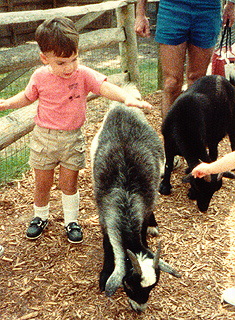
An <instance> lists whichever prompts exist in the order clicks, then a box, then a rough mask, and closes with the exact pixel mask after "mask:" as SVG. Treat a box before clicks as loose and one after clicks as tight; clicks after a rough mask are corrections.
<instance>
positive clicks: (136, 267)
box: [127, 249, 142, 275]
mask: <svg viewBox="0 0 235 320" xmlns="http://www.w3.org/2000/svg"><path fill="white" fill-rule="evenodd" d="M127 254H128V257H129V258H130V260H131V263H132V266H133V268H134V271H135V272H136V273H138V274H139V275H142V270H141V267H140V264H139V261H138V260H137V258H136V255H135V254H134V253H133V252H132V251H131V250H129V249H127Z"/></svg>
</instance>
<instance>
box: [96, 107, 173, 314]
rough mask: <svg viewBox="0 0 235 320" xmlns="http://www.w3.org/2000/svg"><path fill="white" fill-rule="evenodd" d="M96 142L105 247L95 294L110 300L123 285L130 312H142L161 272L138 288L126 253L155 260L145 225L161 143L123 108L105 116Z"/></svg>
mask: <svg viewBox="0 0 235 320" xmlns="http://www.w3.org/2000/svg"><path fill="white" fill-rule="evenodd" d="M96 139H97V140H96V142H95V143H96V147H95V148H94V146H92V149H94V150H93V155H92V158H93V180H94V192H95V199H96V202H97V207H98V211H99V216H100V224H101V227H102V231H103V247H104V264H103V270H102V271H101V273H100V289H101V290H105V293H106V295H108V296H110V295H112V294H113V293H114V292H115V291H116V289H117V288H118V287H119V286H120V285H121V284H122V283H123V285H124V290H125V291H126V293H127V295H128V296H129V298H130V301H132V307H133V308H134V309H135V310H136V311H141V310H142V309H143V308H142V307H143V305H145V304H146V302H147V300H148V296H149V293H150V291H151V289H152V288H153V287H154V286H155V285H156V284H157V282H158V279H159V275H160V267H159V266H157V267H156V270H155V271H154V270H153V273H154V277H153V278H154V281H153V282H152V283H151V284H150V285H146V286H145V287H143V286H142V285H141V281H143V278H144V277H145V275H144V271H143V274H139V273H138V272H135V270H134V269H133V265H132V263H131V261H130V259H129V257H128V254H127V251H128V250H127V249H129V250H130V251H131V252H133V253H134V255H136V257H138V255H141V256H142V258H143V260H144V259H151V260H152V261H153V259H154V254H153V253H152V252H151V251H150V249H148V245H147V240H146V234H147V228H148V226H149V225H151V226H154V227H156V226H157V223H156V221H155V218H154V215H153V210H154V206H155V201H156V199H157V195H158V189H159V183H160V166H161V165H163V164H164V152H163V148H162V144H161V142H160V140H159V138H158V135H157V133H156V132H155V131H154V130H153V129H152V127H151V126H150V125H149V124H148V123H147V120H146V119H145V117H144V115H143V113H142V112H141V111H140V110H138V109H137V108H127V107H125V106H116V107H114V108H113V109H111V110H110V111H109V112H108V114H107V116H106V118H105V121H104V123H103V127H102V128H101V131H100V132H99V134H98V136H97V137H96ZM94 140H95V139H94ZM95 143H93V144H95ZM173 273H174V272H173ZM176 274H177V273H175V275H176ZM177 275H178V274H177Z"/></svg>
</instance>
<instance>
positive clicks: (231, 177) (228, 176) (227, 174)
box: [217, 171, 235, 180]
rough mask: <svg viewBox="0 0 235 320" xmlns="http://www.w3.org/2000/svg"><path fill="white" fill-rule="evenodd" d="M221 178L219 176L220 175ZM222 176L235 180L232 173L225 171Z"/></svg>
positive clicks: (234, 175)
mask: <svg viewBox="0 0 235 320" xmlns="http://www.w3.org/2000/svg"><path fill="white" fill-rule="evenodd" d="M218 176H219V175H218ZM222 176H223V177H225V178H229V179H235V174H234V173H233V172H231V171H225V172H223V173H222ZM217 180H218V178H217Z"/></svg>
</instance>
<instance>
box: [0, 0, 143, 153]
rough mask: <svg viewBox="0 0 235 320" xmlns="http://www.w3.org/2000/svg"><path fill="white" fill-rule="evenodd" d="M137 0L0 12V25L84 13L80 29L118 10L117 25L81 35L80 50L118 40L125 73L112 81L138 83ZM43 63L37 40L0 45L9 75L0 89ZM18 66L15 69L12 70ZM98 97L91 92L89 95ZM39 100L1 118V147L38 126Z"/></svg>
mask: <svg viewBox="0 0 235 320" xmlns="http://www.w3.org/2000/svg"><path fill="white" fill-rule="evenodd" d="M135 2H136V0H117V1H105V2H102V3H99V4H94V5H85V6H80V7H76V6H75V7H74V6H73V7H63V8H56V9H47V10H35V11H20V12H7V13H0V25H7V24H9V25H10V24H14V23H23V22H24V23H25V22H33V21H41V20H44V19H46V18H48V17H53V16H66V17H80V16H82V17H80V19H78V21H76V22H75V23H76V26H77V28H78V30H81V29H83V28H84V27H85V26H86V25H88V24H89V23H90V22H91V21H93V20H95V19H97V17H99V16H100V15H101V14H102V13H103V12H106V11H107V10H115V11H116V16H117V27H116V28H107V29H99V30H96V31H91V32H87V33H85V34H81V35H80V52H85V51H88V50H93V49H97V48H102V47H106V46H109V45H111V44H115V43H118V44H119V48H120V55H121V68H122V74H118V75H113V76H112V77H110V81H112V82H113V83H118V84H120V81H121V82H123V81H124V80H125V81H132V82H135V83H138V81H139V71H138V64H137V41H136V35H135V32H134V3H135ZM38 64H39V49H38V46H37V44H36V43H33V42H31V43H26V44H24V45H19V46H17V47H14V48H2V49H0V74H4V73H8V75H7V76H6V77H5V78H3V79H2V80H1V81H0V90H2V89H3V88H4V87H6V86H7V85H9V83H11V82H12V81H14V80H15V79H16V78H18V77H19V76H20V75H21V74H23V73H25V72H26V71H27V70H28V68H31V67H32V66H35V65H38ZM12 70H14V71H12ZM9 72H10V73H9ZM92 98H94V95H90V96H89V98H88V99H92ZM35 112H36V103H34V104H32V105H30V106H27V107H25V108H22V109H19V110H16V111H13V112H12V113H11V114H9V115H7V116H5V117H2V118H0V128H1V131H0V150H2V149H4V148H5V147H7V146H8V145H10V144H11V143H13V142H15V141H16V140H17V139H19V138H20V137H22V136H24V135H25V134H27V133H29V132H30V131H31V130H32V129H33V126H34V121H33V117H34V115H35Z"/></svg>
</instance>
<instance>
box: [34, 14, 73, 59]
mask: <svg viewBox="0 0 235 320" xmlns="http://www.w3.org/2000/svg"><path fill="white" fill-rule="evenodd" d="M35 39H36V41H37V43H38V45H39V47H40V50H41V51H42V52H43V53H45V52H51V51H52V52H54V54H55V55H56V56H57V57H64V58H68V57H70V56H71V55H72V54H74V53H75V54H76V53H77V52H78V41H79V35H78V31H77V30H76V27H75V24H74V23H73V21H72V20H70V19H68V18H65V17H58V18H52V19H48V20H45V21H44V22H43V23H42V24H40V25H39V26H38V28H37V30H36V33H35Z"/></svg>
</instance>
